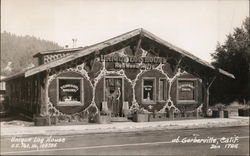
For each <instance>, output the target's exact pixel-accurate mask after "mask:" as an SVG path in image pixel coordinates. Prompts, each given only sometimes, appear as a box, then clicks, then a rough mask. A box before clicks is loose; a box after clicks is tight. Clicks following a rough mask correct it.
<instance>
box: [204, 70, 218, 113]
mask: <svg viewBox="0 0 250 156" xmlns="http://www.w3.org/2000/svg"><path fill="white" fill-rule="evenodd" d="M215 79H216V75H215V76H214V77H213V78H212V80H211V81H205V84H204V88H205V96H204V100H205V101H204V102H205V105H204V106H203V111H204V113H205V114H207V109H208V107H209V95H210V92H209V89H210V87H211V85H212V84H213V82H214V80H215Z"/></svg>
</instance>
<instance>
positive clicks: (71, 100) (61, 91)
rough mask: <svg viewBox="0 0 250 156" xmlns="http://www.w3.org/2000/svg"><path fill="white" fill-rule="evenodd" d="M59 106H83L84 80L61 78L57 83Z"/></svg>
mask: <svg viewBox="0 0 250 156" xmlns="http://www.w3.org/2000/svg"><path fill="white" fill-rule="evenodd" d="M57 84H58V85H57V86H58V98H57V100H58V105H59V106H64V105H65V106H69V105H83V97H82V96H83V93H82V92H83V89H82V86H83V80H82V78H68V77H60V78H58V81H57Z"/></svg>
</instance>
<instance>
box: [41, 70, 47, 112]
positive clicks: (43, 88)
mask: <svg viewBox="0 0 250 156" xmlns="http://www.w3.org/2000/svg"><path fill="white" fill-rule="evenodd" d="M48 74H49V72H48V71H45V72H43V73H41V74H40V77H39V79H40V98H39V99H40V100H39V101H40V115H41V116H47V115H48V114H49V113H48V76H49V75H48Z"/></svg>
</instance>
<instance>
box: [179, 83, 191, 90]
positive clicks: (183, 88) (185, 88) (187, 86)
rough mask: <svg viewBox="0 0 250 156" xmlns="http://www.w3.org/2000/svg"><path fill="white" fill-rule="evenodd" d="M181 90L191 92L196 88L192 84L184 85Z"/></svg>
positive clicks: (180, 87)
mask: <svg viewBox="0 0 250 156" xmlns="http://www.w3.org/2000/svg"><path fill="white" fill-rule="evenodd" d="M179 89H181V91H186V92H190V91H192V90H193V89H194V86H193V85H191V84H183V85H180V86H179Z"/></svg>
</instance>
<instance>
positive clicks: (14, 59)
mask: <svg viewBox="0 0 250 156" xmlns="http://www.w3.org/2000/svg"><path fill="white" fill-rule="evenodd" d="M54 49H62V47H61V46H60V45H58V44H57V43H55V42H52V41H47V40H43V39H40V38H37V37H34V36H29V35H25V36H18V35H15V34H12V33H9V32H6V31H3V32H1V76H9V75H12V74H15V73H17V72H20V71H24V70H26V69H28V68H31V67H34V66H35V65H37V60H36V59H34V58H33V55H34V54H36V53H38V52H41V51H47V50H54Z"/></svg>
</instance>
